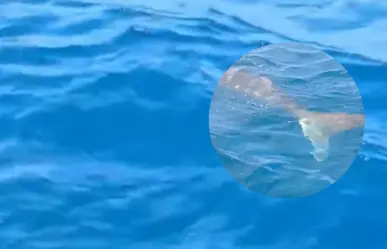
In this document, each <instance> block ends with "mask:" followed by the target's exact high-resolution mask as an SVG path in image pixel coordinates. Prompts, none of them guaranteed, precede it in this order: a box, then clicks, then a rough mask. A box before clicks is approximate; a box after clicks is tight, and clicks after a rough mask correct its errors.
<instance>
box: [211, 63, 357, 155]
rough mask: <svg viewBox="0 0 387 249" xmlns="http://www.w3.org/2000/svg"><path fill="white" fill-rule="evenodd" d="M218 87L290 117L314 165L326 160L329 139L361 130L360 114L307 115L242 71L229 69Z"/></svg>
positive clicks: (269, 85) (266, 81)
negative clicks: (308, 142) (304, 139)
mask: <svg viewBox="0 0 387 249" xmlns="http://www.w3.org/2000/svg"><path fill="white" fill-rule="evenodd" d="M219 84H221V85H224V86H226V87H228V88H231V89H233V90H235V91H238V92H242V93H244V94H245V95H248V96H250V97H252V98H258V99H262V100H264V101H265V102H266V103H267V104H268V106H275V107H280V108H284V109H285V110H286V111H288V112H289V113H291V114H292V115H293V116H294V117H295V118H296V119H297V120H298V124H299V125H300V127H301V130H302V133H303V135H304V137H305V138H307V139H308V140H309V141H310V143H311V144H312V146H313V151H312V152H311V154H312V155H313V157H314V158H315V160H316V161H318V162H322V161H324V160H325V159H326V158H327V157H328V156H329V139H330V137H331V136H333V135H335V134H337V133H339V132H343V131H347V130H352V129H355V128H358V127H363V126H364V115H363V114H350V113H325V112H315V111H308V110H306V109H305V108H302V107H300V106H299V105H298V104H297V103H296V101H295V100H293V99H292V98H291V97H289V96H288V95H287V94H286V93H285V92H283V91H281V90H280V89H279V88H277V87H275V85H274V83H273V81H272V80H270V79H269V78H268V77H266V76H255V75H252V74H250V73H249V72H247V71H246V70H245V69H242V68H236V67H231V68H229V69H228V70H227V71H226V72H225V73H224V75H223V77H222V78H221V79H220V82H219Z"/></svg>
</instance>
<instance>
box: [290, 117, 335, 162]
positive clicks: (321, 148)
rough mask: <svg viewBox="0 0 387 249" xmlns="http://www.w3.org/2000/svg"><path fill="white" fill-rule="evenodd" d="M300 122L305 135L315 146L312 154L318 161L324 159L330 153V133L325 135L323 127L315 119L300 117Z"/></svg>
mask: <svg viewBox="0 0 387 249" xmlns="http://www.w3.org/2000/svg"><path fill="white" fill-rule="evenodd" d="M298 122H299V124H300V126H301V129H302V132H303V134H304V136H305V137H306V138H307V139H309V141H310V142H311V143H312V145H313V147H314V150H313V151H312V152H311V154H312V155H313V157H314V158H315V159H316V161H318V162H322V161H324V160H325V159H326V158H327V157H328V155H329V135H325V134H324V132H323V130H322V128H321V127H319V126H318V124H316V122H315V121H314V120H313V119H309V118H300V119H299V121H298Z"/></svg>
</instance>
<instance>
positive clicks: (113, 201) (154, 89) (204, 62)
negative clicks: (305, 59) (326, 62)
mask: <svg viewBox="0 0 387 249" xmlns="http://www.w3.org/2000/svg"><path fill="white" fill-rule="evenodd" d="M386 27H387V4H386V3H385V2H383V1H376V0H337V1H331V0H315V1H308V3H306V1H286V0H270V1H269V0H261V1H258V0H257V1H254V0H245V1H232V0H229V1H227V0H209V1H202V0H199V1H186V0H181V1H177V0H165V1H155V0H145V1H144V0H141V1H140V0H131V1H123V0H99V1H97V0H72V1H71V0H68V1H65V0H56V1H55V0H51V1H44V0H30V1H28V0H24V1H23V0H15V1H10V0H5V1H2V2H1V3H0V45H1V46H0V70H1V72H0V83H1V84H0V141H1V143H0V165H1V166H0V167H1V168H0V181H1V182H0V191H1V192H0V193H1V195H0V196H1V197H0V228H1V233H0V248H17V249H20V248H29V249H33V248H135V249H144V248H211V249H216V248H222V249H224V248H262V249H263V248H264V249H273V248H279V249H281V248H286V249H291V248H297V249H302V248H308V249H309V248H313V249H320V248H321V249H327V248H329V249H332V248H353V249H357V248H362V249H363V248H373V249H384V248H386V246H387V240H386V238H385V235H386V231H387V215H386V212H385V210H387V193H386V191H385V188H386V181H385V179H386V161H387V144H386V142H385V141H387V140H386V139H387V125H386V124H385V122H384V121H385V119H386V118H387V112H386V104H385V98H386V96H387V91H386V90H385V86H384V85H385V82H386V80H387V50H386V46H387V35H385V34H386ZM289 41H291V42H294V41H296V42H304V43H307V44H310V45H313V46H315V47H316V48H319V49H321V50H323V51H325V52H327V53H328V54H330V55H331V56H333V57H334V58H335V59H337V60H338V61H339V62H340V63H342V64H343V66H344V67H345V68H346V69H347V70H348V72H349V73H350V74H351V76H352V78H353V79H354V80H355V81H356V82H357V84H358V87H359V90H360V93H361V94H362V98H363V102H364V107H365V113H366V115H367V116H366V130H365V136H364V142H363V144H362V147H361V151H360V153H359V155H358V157H357V158H356V160H355V162H354V164H353V166H352V167H351V168H350V169H349V171H348V172H347V173H346V174H345V175H344V176H343V177H342V178H341V179H340V180H339V181H338V182H337V183H336V184H334V185H333V186H332V187H330V188H328V189H326V190H325V191H323V192H321V193H319V194H316V195H313V196H311V197H306V198H301V199H291V200H281V199H272V198H268V197H264V196H260V195H258V194H256V193H253V192H251V191H249V190H247V189H246V188H245V187H244V186H242V185H241V184H240V183H238V182H236V181H235V180H233V179H232V177H231V176H230V175H229V174H228V173H227V171H226V170H225V169H224V168H223V166H222V165H221V162H220V160H219V158H218V157H217V155H216V153H215V151H214V149H213V147H212V145H211V141H210V137H209V132H208V110H209V105H210V100H211V96H212V93H213V90H214V88H215V87H216V84H217V81H218V79H219V78H220V77H221V75H222V73H223V72H224V71H225V70H226V69H227V68H228V67H229V66H230V65H231V64H232V63H233V62H234V61H236V60H237V59H238V58H239V57H240V56H241V55H243V54H245V53H246V52H248V51H250V50H252V49H255V48H257V47H260V46H264V45H267V44H272V43H277V42H289Z"/></svg>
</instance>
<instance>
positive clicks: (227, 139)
mask: <svg viewBox="0 0 387 249" xmlns="http://www.w3.org/2000/svg"><path fill="white" fill-rule="evenodd" d="M363 111H364V107H363V103H362V99H361V96H360V93H359V90H358V88H357V86H356V83H355V82H354V81H353V79H352V78H351V76H350V75H349V74H348V72H347V71H346V70H345V68H344V67H343V66H342V65H341V64H340V63H338V62H337V61H335V60H334V59H333V58H332V57H331V56H329V55H328V54H326V53H324V52H321V51H319V50H317V49H315V48H313V47H310V46H307V45H303V44H297V43H286V44H275V45H268V46H265V47H262V48H259V49H256V50H253V51H251V52H249V53H247V54H245V55H244V56H242V57H241V58H240V59H239V60H238V61H237V62H235V63H234V64H233V65H232V66H231V67H230V68H229V69H228V70H227V71H226V72H225V73H224V75H223V77H222V78H221V79H220V81H219V84H218V86H217V88H216V90H215V92H214V95H213V99H212V101H211V108H210V117H209V128H210V136H211V140H212V144H213V146H214V147H215V149H216V151H217V153H218V155H219V156H220V159H221V161H222V163H223V164H224V166H225V167H226V168H227V170H228V171H229V172H230V173H231V175H232V176H233V178H235V179H236V180H238V181H239V182H241V183H242V184H244V185H246V186H247V187H248V188H249V189H251V190H253V191H256V192H259V193H261V194H264V195H268V196H272V197H301V196H308V195H312V194H315V193H317V192H319V191H321V190H323V189H325V188H326V187H328V186H329V185H331V184H333V183H335V182H336V181H337V180H338V179H339V178H340V177H341V176H342V175H343V174H344V173H345V172H346V171H347V170H348V168H349V166H350V165H351V164H352V162H353V160H354V159H355V157H356V155H357V153H358V151H359V148H360V145H361V143H362V140H363V133H364V114H363Z"/></svg>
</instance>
